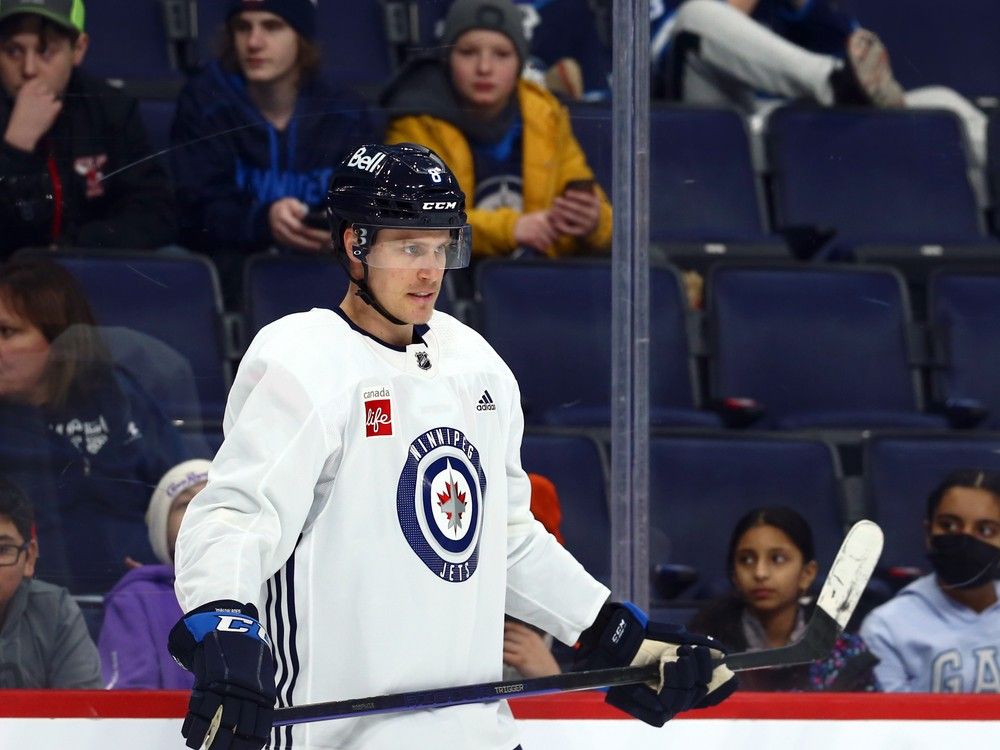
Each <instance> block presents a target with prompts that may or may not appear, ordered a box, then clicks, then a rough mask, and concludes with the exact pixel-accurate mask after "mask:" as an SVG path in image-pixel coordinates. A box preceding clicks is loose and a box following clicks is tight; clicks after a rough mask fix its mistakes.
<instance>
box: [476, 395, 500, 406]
mask: <svg viewBox="0 0 1000 750" xmlns="http://www.w3.org/2000/svg"><path fill="white" fill-rule="evenodd" d="M496 410H497V405H496V403H495V402H494V401H493V397H492V396H491V395H490V392H489V391H483V396H482V398H480V399H479V403H477V404H476V411H496Z"/></svg>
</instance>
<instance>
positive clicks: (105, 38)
mask: <svg viewBox="0 0 1000 750" xmlns="http://www.w3.org/2000/svg"><path fill="white" fill-rule="evenodd" d="M199 5H224V4H223V3H219V2H212V3H199ZM84 23H85V26H86V29H87V33H88V34H89V35H90V46H89V47H88V49H87V56H86V57H85V58H84V63H83V67H84V70H86V71H87V72H89V73H92V74H93V75H96V76H100V77H102V78H120V79H126V80H129V79H142V80H162V79H168V78H172V79H179V78H180V77H181V76H180V73H179V72H178V70H177V68H176V67H175V65H174V64H173V61H172V60H171V57H170V48H169V43H168V40H167V29H166V23H165V21H164V8H163V0H129V2H128V10H127V12H123V4H122V3H114V2H91V3H87V14H86V20H85V22H84Z"/></svg>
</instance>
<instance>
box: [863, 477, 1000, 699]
mask: <svg viewBox="0 0 1000 750" xmlns="http://www.w3.org/2000/svg"><path fill="white" fill-rule="evenodd" d="M924 527H925V529H926V533H927V550H928V552H927V556H928V558H929V559H930V562H931V565H932V566H933V568H934V572H933V573H931V574H928V575H926V576H923V577H922V578H918V579H917V580H916V581H914V582H913V583H911V584H910V585H909V586H907V587H906V588H904V589H903V590H902V591H900V592H899V594H897V595H896V597H895V598H894V599H892V600H891V601H889V602H886V603H885V604H883V605H882V606H880V607H877V608H876V609H874V610H872V612H871V613H870V614H869V615H868V617H867V618H865V621H864V623H863V624H862V626H861V635H862V637H863V638H864V640H865V642H866V643H867V644H868V646H869V648H870V649H871V651H872V652H873V653H874V654H875V655H876V656H878V658H879V660H880V664H879V665H878V666H877V667H876V670H875V673H876V676H877V677H878V680H879V683H880V684H881V685H882V687H883V689H884V690H886V691H896V692H934V693H997V692H1000V647H998V645H997V644H1000V596H998V595H1000V584H998V582H997V576H998V572H1000V473H998V472H992V471H978V470H965V469H962V470H958V471H955V472H952V473H951V474H949V475H948V476H947V477H946V478H945V479H944V481H943V482H942V483H941V484H940V485H939V486H938V487H937V488H936V489H935V490H934V491H933V492H932V493H931V495H930V497H929V498H928V501H927V514H926V517H925V519H924Z"/></svg>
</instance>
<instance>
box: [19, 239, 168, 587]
mask: <svg viewBox="0 0 1000 750" xmlns="http://www.w3.org/2000/svg"><path fill="white" fill-rule="evenodd" d="M185 458H187V453H186V451H185V449H184V448H183V446H182V443H181V439H180V436H179V434H178V433H177V431H176V430H175V429H174V427H173V426H172V425H171V424H170V422H169V421H168V420H167V419H166V418H165V417H164V416H163V415H162V413H161V412H160V410H159V408H158V407H157V405H156V404H155V403H154V402H153V401H152V400H151V399H150V398H149V396H148V395H146V393H145V392H144V391H143V390H142V389H141V388H140V387H139V386H138V385H137V384H136V383H135V381H134V380H132V379H131V378H130V377H129V376H128V375H126V374H125V373H124V372H123V371H120V370H119V369H117V368H116V367H114V365H113V363H112V362H111V359H110V357H109V355H108V353H107V350H106V348H105V346H104V343H103V341H102V339H101V338H100V336H99V334H98V332H97V329H96V327H95V321H94V315H93V312H92V311H91V309H90V304H89V303H88V302H87V299H86V297H85V296H84V294H83V291H82V290H81V288H80V286H79V285H78V283H77V282H76V280H75V279H74V277H73V275H72V274H70V273H69V271H67V270H66V269H65V268H63V267H62V266H61V265H59V264H58V263H55V262H53V261H50V260H46V259H24V260H11V261H8V262H7V263H6V264H4V265H2V266H0V465H2V466H4V467H5V468H6V469H7V470H8V471H9V472H11V477H12V479H15V480H16V481H17V483H18V484H20V485H21V487H22V489H27V488H30V492H31V495H32V497H33V498H34V499H35V506H36V509H37V511H36V513H37V516H38V535H39V541H40V544H41V546H42V548H43V549H44V550H45V555H44V556H43V557H41V558H40V559H39V562H38V572H39V575H40V576H41V577H43V578H45V579H47V580H50V581H52V582H53V583H57V584H59V585H63V586H67V587H69V588H70V590H71V591H73V592H74V593H92V592H104V591H107V590H108V589H110V588H111V586H112V585H113V584H114V582H115V581H116V580H118V578H119V577H120V576H121V573H122V571H123V570H124V567H123V565H124V560H125V558H126V557H132V558H134V559H136V560H139V561H140V562H150V561H152V559H153V552H152V550H151V549H150V547H149V541H148V539H147V538H146V529H145V524H144V523H143V514H144V513H145V511H146V506H147V505H148V503H149V492H150V488H151V487H154V486H156V483H157V482H158V481H159V479H160V477H162V476H163V474H164V473H165V472H166V471H167V469H169V468H170V467H172V466H174V465H176V464H178V463H179V462H180V461H182V460H184V459H185Z"/></svg>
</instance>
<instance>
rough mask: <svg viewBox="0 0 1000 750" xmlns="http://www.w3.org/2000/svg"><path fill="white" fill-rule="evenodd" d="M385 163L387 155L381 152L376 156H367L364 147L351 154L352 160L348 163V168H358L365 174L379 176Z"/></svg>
mask: <svg viewBox="0 0 1000 750" xmlns="http://www.w3.org/2000/svg"><path fill="white" fill-rule="evenodd" d="M384 161H385V154H384V153H383V152H382V151H379V152H378V153H377V154H375V155H374V156H365V147H364V146H362V147H361V148H359V149H358V150H357V151H355V152H354V153H353V154H351V159H350V161H348V162H347V166H349V167H357V168H358V169H360V170H362V171H364V172H371V173H372V174H378V172H379V170H380V169H381V168H382V162H384Z"/></svg>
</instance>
